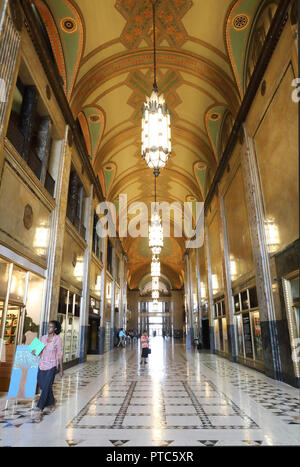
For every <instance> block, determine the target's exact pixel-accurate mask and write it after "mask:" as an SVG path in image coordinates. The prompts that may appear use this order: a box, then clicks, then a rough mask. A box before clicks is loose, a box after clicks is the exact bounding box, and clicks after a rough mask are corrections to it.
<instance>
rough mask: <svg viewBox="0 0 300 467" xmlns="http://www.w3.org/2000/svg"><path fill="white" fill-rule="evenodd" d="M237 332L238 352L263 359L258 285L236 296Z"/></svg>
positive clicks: (244, 355)
mask: <svg viewBox="0 0 300 467" xmlns="http://www.w3.org/2000/svg"><path fill="white" fill-rule="evenodd" d="M234 307H235V312H236V315H235V318H234V323H235V332H236V340H237V346H238V354H239V355H240V356H242V357H246V358H251V359H254V360H259V361H263V346H262V335H261V326H260V316H259V310H258V309H257V308H258V300H257V292H256V287H252V288H250V289H246V290H243V291H241V292H240V293H238V294H236V295H235V296H234Z"/></svg>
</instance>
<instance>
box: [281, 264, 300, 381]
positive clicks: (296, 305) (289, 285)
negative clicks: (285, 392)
mask: <svg viewBox="0 0 300 467" xmlns="http://www.w3.org/2000/svg"><path fill="white" fill-rule="evenodd" d="M283 285H284V298H285V304H286V311H287V318H288V326H289V332H290V340H291V348H292V359H293V364H294V369H295V374H296V376H297V377H300V363H299V361H298V354H297V348H298V342H299V339H300V298H299V273H298V272H297V273H293V275H292V276H290V277H289V280H287V279H284V280H283ZM295 353H296V355H295Z"/></svg>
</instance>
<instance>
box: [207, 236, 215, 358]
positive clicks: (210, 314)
mask: <svg viewBox="0 0 300 467" xmlns="http://www.w3.org/2000/svg"><path fill="white" fill-rule="evenodd" d="M205 238H206V241H205V245H206V259H207V276H208V277H207V279H208V303H209V309H208V317H209V340H210V351H211V352H212V353H216V349H215V333H214V300H213V287H212V275H211V261H210V248H209V235H208V229H207V228H206V229H205Z"/></svg>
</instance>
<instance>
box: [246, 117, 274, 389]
mask: <svg viewBox="0 0 300 467" xmlns="http://www.w3.org/2000/svg"><path fill="white" fill-rule="evenodd" d="M243 129H244V136H245V145H244V147H243V149H242V153H241V161H242V170H243V175H244V183H245V194H246V201H247V209H248V215H249V223H250V232H251V240H252V248H253V258H254V267H255V275H256V288H257V297H258V304H259V313H260V321H261V332H262V341H263V354H264V368H265V373H266V374H267V375H268V376H270V377H272V378H275V379H279V380H280V379H281V373H282V369H281V359H280V353H279V341H278V332H277V325H276V318H275V307H274V300H273V294H272V283H271V276H270V264H269V256H268V250H267V246H266V237H265V229H264V218H263V205H262V194H261V192H260V184H259V178H258V170H257V166H256V162H255V152H254V147H253V142H252V140H251V139H250V138H249V137H248V134H247V129H246V126H245V124H244V125H243Z"/></svg>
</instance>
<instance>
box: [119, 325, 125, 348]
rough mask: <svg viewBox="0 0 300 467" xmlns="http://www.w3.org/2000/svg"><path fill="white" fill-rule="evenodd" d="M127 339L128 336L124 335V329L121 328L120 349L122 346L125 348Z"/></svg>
mask: <svg viewBox="0 0 300 467" xmlns="http://www.w3.org/2000/svg"><path fill="white" fill-rule="evenodd" d="M125 337H126V334H125V333H124V331H123V328H121V329H120V332H119V343H118V347H120V345H122V347H125Z"/></svg>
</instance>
